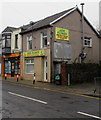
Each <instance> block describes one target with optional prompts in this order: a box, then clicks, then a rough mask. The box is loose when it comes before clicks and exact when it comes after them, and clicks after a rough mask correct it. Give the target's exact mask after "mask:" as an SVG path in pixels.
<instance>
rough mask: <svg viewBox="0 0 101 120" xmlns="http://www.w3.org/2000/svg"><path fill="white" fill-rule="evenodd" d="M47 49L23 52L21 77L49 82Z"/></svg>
mask: <svg viewBox="0 0 101 120" xmlns="http://www.w3.org/2000/svg"><path fill="white" fill-rule="evenodd" d="M49 53H50V52H49V49H47V50H37V51H31V52H24V53H23V66H24V67H23V79H27V80H33V79H34V74H35V79H36V81H43V82H50V60H49V59H50V56H49Z"/></svg>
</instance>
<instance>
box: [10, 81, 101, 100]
mask: <svg viewBox="0 0 101 120" xmlns="http://www.w3.org/2000/svg"><path fill="white" fill-rule="evenodd" d="M9 82H10V83H12V84H14V85H19V86H25V87H29V88H36V89H43V90H48V91H52V92H58V93H63V94H71V95H76V96H81V97H87V98H93V99H97V100H101V98H97V97H93V96H87V95H82V94H77V93H71V92H64V91H60V90H54V89H49V88H45V87H43V88H42V87H41V88H40V87H38V86H30V85H25V84H23V83H22V84H17V83H15V82H11V81H9Z"/></svg>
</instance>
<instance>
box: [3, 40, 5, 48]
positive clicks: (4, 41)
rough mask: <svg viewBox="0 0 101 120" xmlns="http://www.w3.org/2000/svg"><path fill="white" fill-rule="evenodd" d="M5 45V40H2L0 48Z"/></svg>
mask: <svg viewBox="0 0 101 120" xmlns="http://www.w3.org/2000/svg"><path fill="white" fill-rule="evenodd" d="M4 47H5V40H2V48H4Z"/></svg>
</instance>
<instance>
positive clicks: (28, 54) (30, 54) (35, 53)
mask: <svg viewBox="0 0 101 120" xmlns="http://www.w3.org/2000/svg"><path fill="white" fill-rule="evenodd" d="M23 56H24V57H33V56H44V50H37V51H31V52H23Z"/></svg>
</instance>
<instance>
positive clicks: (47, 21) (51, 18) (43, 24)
mask: <svg viewBox="0 0 101 120" xmlns="http://www.w3.org/2000/svg"><path fill="white" fill-rule="evenodd" d="M73 9H74V7H73V8H71V9H68V10H65V11H63V12H60V13H57V14H55V15H52V16H49V17H47V18H45V19H42V20H39V21H37V22H35V23H33V25H31V26H29V27H28V28H27V29H26V30H24V31H22V32H21V34H23V33H26V32H29V31H31V30H32V28H33V30H36V29H39V28H42V27H46V26H51V24H50V23H52V22H53V21H55V20H56V19H58V18H60V17H61V16H63V15H64V14H66V13H68V12H70V11H71V10H73Z"/></svg>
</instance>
